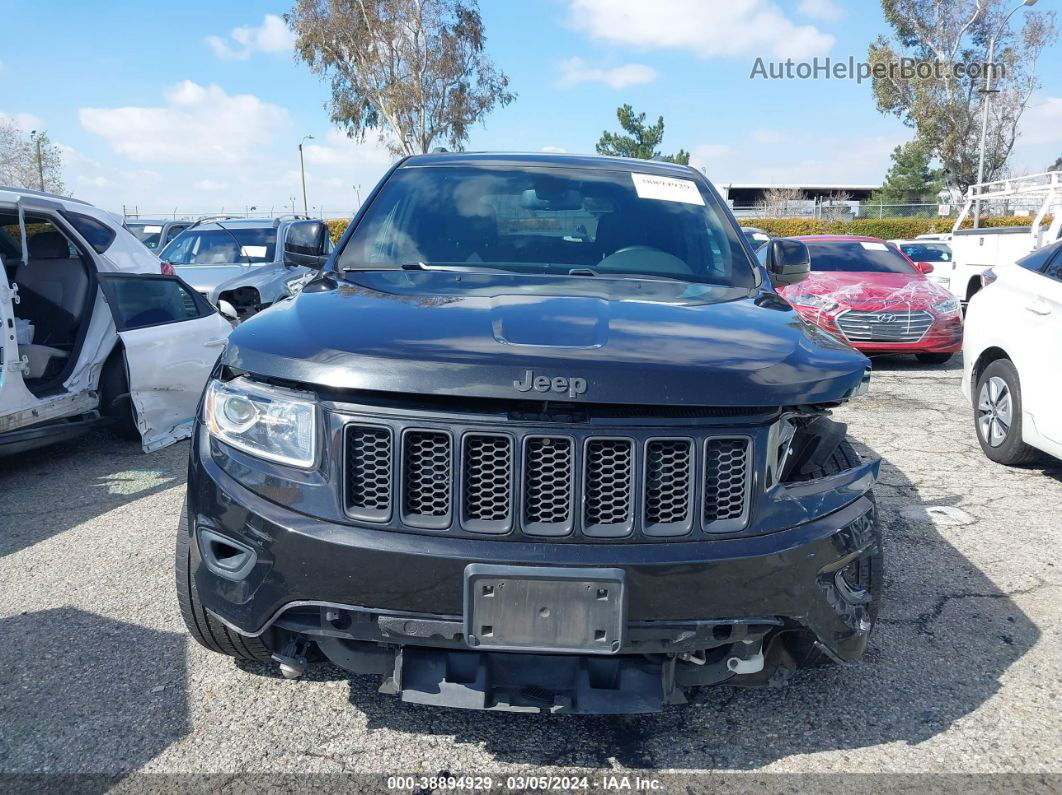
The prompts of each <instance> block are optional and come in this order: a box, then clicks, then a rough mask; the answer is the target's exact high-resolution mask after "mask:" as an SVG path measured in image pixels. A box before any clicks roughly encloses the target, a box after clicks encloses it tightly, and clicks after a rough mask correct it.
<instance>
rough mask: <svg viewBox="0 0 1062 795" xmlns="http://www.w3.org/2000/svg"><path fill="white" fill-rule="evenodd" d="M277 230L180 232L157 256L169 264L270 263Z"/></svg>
mask: <svg viewBox="0 0 1062 795" xmlns="http://www.w3.org/2000/svg"><path fill="white" fill-rule="evenodd" d="M276 246H277V230H276V229H274V228H273V227H269V228H266V229H263V228H257V229H239V228H236V229H232V228H229V229H227V230H226V229H189V230H187V231H185V232H181V234H179V235H178V236H177V237H176V238H174V240H173V242H172V243H170V244H169V245H168V246H166V248H164V249H163V250H162V253H161V254H159V257H160V258H161V259H163V260H165V261H166V262H168V263H170V264H171V265H226V264H229V263H234V262H235V263H248V262H249V263H251V264H254V263H262V262H272V261H273V253H274V252H275V251H276Z"/></svg>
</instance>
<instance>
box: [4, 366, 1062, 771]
mask: <svg viewBox="0 0 1062 795" xmlns="http://www.w3.org/2000/svg"><path fill="white" fill-rule="evenodd" d="M959 376H960V370H959V365H958V363H957V362H952V363H949V364H948V365H944V366H938V367H927V366H925V365H920V364H917V363H916V362H915V361H914V360H913V359H910V360H906V359H899V358H897V359H885V360H878V361H877V362H876V363H875V374H874V379H873V384H872V387H871V393H870V395H869V396H868V397H866V398H862V399H859V400H857V401H855V402H854V403H853V404H851V405H850V406H848V407H846V408H844V409H843V410H841V411H838V412H836V416H837V418H838V419H841V420H843V421H845V422H847V423H848V424H849V431H850V434H851V436H852V437H853V438H854V440H855V441H856V442H857V446H858V447H859V449H860V451H861V452H863V453H864V454H868V453H870V452H872V453H874V454H876V455H879V456H881V457H882V459H883V467H882V478H881V483H880V484H879V485H878V487H877V495H878V500H879V504H880V506H881V510H882V517H883V521H884V534H885V543H886V561H887V567H888V570H887V575H886V585H885V604H884V609H883V614H882V620H881V622H880V624H879V626H878V628H877V630H876V633H875V635H874V638H873V640H872V643H871V646H870V649H869V651H868V653H867V655H866V658H865V659H864V660H863V662H861V663H860V664H858V665H854V666H849V667H843V668H842V667H830V668H825V669H817V670H810V671H802V672H800V673H799V674H797V675H796V676H795V677H794V678H793V679H792V680H791V681H790V682H789V684H788V686H787V687H785V688H784V689H780V690H741V689H735V688H727V687H720V688H716V689H707V690H702V691H700V692H699V693H697V694H696V696H695V697H694V698H693V699H692V701H691V703H690V704H689V705H688V706H685V707H677V708H669V709H668V710H667V711H666V712H664V713H663V714H661V715H658V716H648V717H622V718H586V717H550V716H528V715H516V714H513V715H510V714H484V713H475V712H461V711H448V710H439V709H434V708H429V707H417V706H409V705H404V704H402V703H400V702H399V701H397V700H395V699H393V698H392V697H389V696H384V695H379V694H377V693H376V687H377V685H378V681H377V680H376V679H374V678H354V679H351V678H350V677H348V676H346V675H344V674H343V673H342V672H341V671H339V670H338V669H335V668H332V667H330V666H327V665H321V666H317V667H316V668H314V669H313V670H312V671H311V673H310V675H309V676H307V677H306V678H305V679H303V680H301V681H294V682H292V681H285V680H282V679H279V678H277V677H276V675H275V674H274V672H273V671H271V670H270V669H269V668H267V667H263V666H256V665H244V666H241V665H237V664H236V663H235V662H233V661H232V660H231V659H229V658H225V657H221V656H218V655H214V654H210V653H208V652H206V651H204V650H203V649H201V648H199V647H198V646H196V645H195V644H194V643H193V642H192V641H191V640H190V639H189V638H188V636H187V635H186V634H185V632H184V628H183V625H182V624H181V620H180V617H179V615H178V612H177V606H176V601H175V596H174V586H173V571H172V566H173V561H172V557H173V533H174V527H175V525H176V521H177V519H176V517H177V512H178V509H179V507H180V505H181V500H182V490H183V486H184V479H185V468H186V457H187V445H186V444H180V445H177V446H175V447H173V448H170V449H168V450H164V451H161V452H159V453H156V454H152V455H144V454H142V453H141V452H140V451H139V449H138V447H137V446H136V445H132V444H129V443H127V442H122V441H118V440H116V439H115V438H113V437H111V436H110V435H108V434H107V433H105V432H99V433H95V434H93V435H90V436H87V437H85V438H83V439H80V440H78V441H75V442H71V443H68V444H64V445H60V446H57V447H54V448H51V449H46V450H41V451H37V452H34V453H30V454H25V455H23V456H21V457H18V458H16V459H5V460H0V772H4V773H28V772H53V773H98V774H107V775H111V776H117V777H121V776H125V775H127V774H129V773H132V772H135V771H152V772H170V773H178V772H180V773H185V772H216V773H228V774H232V773H250V772H289V773H296V772H298V773H301V772H319V773H332V772H337V771H364V772H390V773H394V772H419V773H425V774H433V773H438V772H440V771H451V772H453V773H466V774H477V773H484V772H493V773H495V774H497V773H501V772H514V771H524V772H532V771H533V772H551V771H552V772H560V771H564V770H573V769H576V768H581V769H590V770H597V771H601V770H610V769H612V770H614V769H625V768H631V769H641V770H665V771H668V770H669V771H680V772H686V771H703V770H711V771H719V770H731V771H762V772H775V771H777V772H816V773H827V772H838V771H860V772H865V773H866V772H869V773H883V772H897V773H908V774H909V773H918V772H926V773H940V772H961V773H987V772H1025V773H1039V774H1042V773H1049V772H1056V773H1057V772H1060V771H1062V642H1060V634H1059V631H1060V628H1062V610H1060V609H1059V603H1060V602H1059V600H1060V596H1062V564H1060V563H1059V557H1060V552H1062V543H1060V542H1062V520H1060V514H1062V463H1060V462H1057V461H1056V462H1052V461H1050V460H1046V461H1045V462H1044V463H1043V464H1042V465H1040V466H1037V467H1033V468H1029V469H1006V468H1003V467H1000V466H997V465H995V464H993V463H991V462H989V461H988V460H987V459H986V458H985V457H984V456H983V455H982V453H981V450H980V448H979V447H978V445H977V441H976V439H975V438H974V435H973V429H972V423H971V420H970V410H969V408H968V406H967V405H966V403H965V402H964V400H963V398H962V396H961V395H960V394H959V389H958V388H959ZM952 509H958V510H957V511H955V510H952Z"/></svg>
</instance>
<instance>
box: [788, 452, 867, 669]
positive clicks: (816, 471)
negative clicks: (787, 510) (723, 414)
mask: <svg viewBox="0 0 1062 795" xmlns="http://www.w3.org/2000/svg"><path fill="white" fill-rule="evenodd" d="M861 463H862V459H861V458H860V456H859V453H858V452H856V449H855V448H854V447H852V443H851V442H849V441H848V440H847V439H845V440H844V441H842V442H841V443H840V444H839V445H837V449H836V450H834V451H833V453H832V454H831V455H830V457H829V458H827V459H826V460H825V461H823V463H822V464H820V465H817V466H815V465H805V466H804V467H802V468H801V469H800V470H798V471H797V472H794V473H793V475H792V476H791V478H790V479H791V480H793V481H794V482H805V481H809V480H818V479H819V478H825V477H829V476H831V475H837V474H840V473H841V472H844V471H845V470H848V469H854V468H855V467H857V466H859V465H860V464H861ZM867 498H868V499H869V500H870V501H871V502H872V503H873V504H874V521H875V523H877V522H878V519H877V500H875V499H874V493H873V492H867ZM851 565H852V568H851V574H852V582H851V585H852V586H853V587H855V588H858V589H860V590H865V591H867V592H868V593H869V594H870V603H869V604H868V605H867V613H868V614H869V616H870V620H871V622H872V625H871V629H870V632H873V631H874V628H873V625H875V624H877V621H878V613H879V611H880V610H881V596H882V585H883V583H884V578H885V559H884V557H883V556H882V555H881V553H880V550H879V552H878V554H876V555H873V556H868V557H865V558H862V559H861V560H858V561H856V562H854V563H853V564H851ZM786 634H787V636H788V637H787V643H786V648H787V650H788V651H789V653H790V654H791V655H792V657H793V660H794V662H796V664H797V665H798V666H799V667H801V668H818V667H821V666H824V665H831V664H832V663H833V660H832V659H830V657H829V656H828V655H827V654H826V653H825V652H824V651H823V650H822V649H821V648H820V647H819V646H817V645H816V643H815V641H816V638H815V635H814V633H812V632H811V631H810V630H796V631H791V632H787V633H786Z"/></svg>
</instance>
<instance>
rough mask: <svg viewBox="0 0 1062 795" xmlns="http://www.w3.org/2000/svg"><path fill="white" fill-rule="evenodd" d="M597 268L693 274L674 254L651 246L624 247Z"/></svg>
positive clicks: (601, 262) (634, 271) (602, 261)
mask: <svg viewBox="0 0 1062 795" xmlns="http://www.w3.org/2000/svg"><path fill="white" fill-rule="evenodd" d="M597 267H599V268H604V269H609V268H611V269H612V270H613V271H614V272H616V273H622V272H623V271H630V272H632V273H677V274H692V273H693V269H692V268H691V267H690V266H689V265H687V264H686V263H685V262H683V261H682V260H681V259H679V258H678V257H676V256H675V255H674V254H668V253H667V252H666V251H661V250H660V249H658V248H655V247H653V246H624V247H623V248H620V249H616V250H615V251H613V252H612V253H611V254H609V255H608V256H607V257H605V258H604V259H602V260H601V261H600V262H598V263H597Z"/></svg>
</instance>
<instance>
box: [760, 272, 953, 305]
mask: <svg viewBox="0 0 1062 795" xmlns="http://www.w3.org/2000/svg"><path fill="white" fill-rule="evenodd" d="M779 292H780V293H781V294H782V295H784V296H786V297H788V298H791V297H793V296H800V295H818V296H823V297H826V298H829V299H831V300H832V301H834V302H835V303H836V304H837V305H838V306H840V307H850V308H858V309H869V310H878V309H889V308H902V309H926V308H929V307H931V306H932V305H933V304H935V303H940V301H941V299H942V298H949V297H950V296H951V293H950V292H948V291H947V290H945V289H944V288H943V287H941V286H939V285H938V284H936V283H935V282H931V281H930V280H929V279H927V278H926V277H925V276H923V275H922V274H921V273H863V272H860V273H850V272H843V271H828V272H827V271H812V272H811V275H810V276H808V278H807V279H805V280H804V281H802V282H799V283H798V284H794V285H790V286H788V287H782V288H780V289H779Z"/></svg>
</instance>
